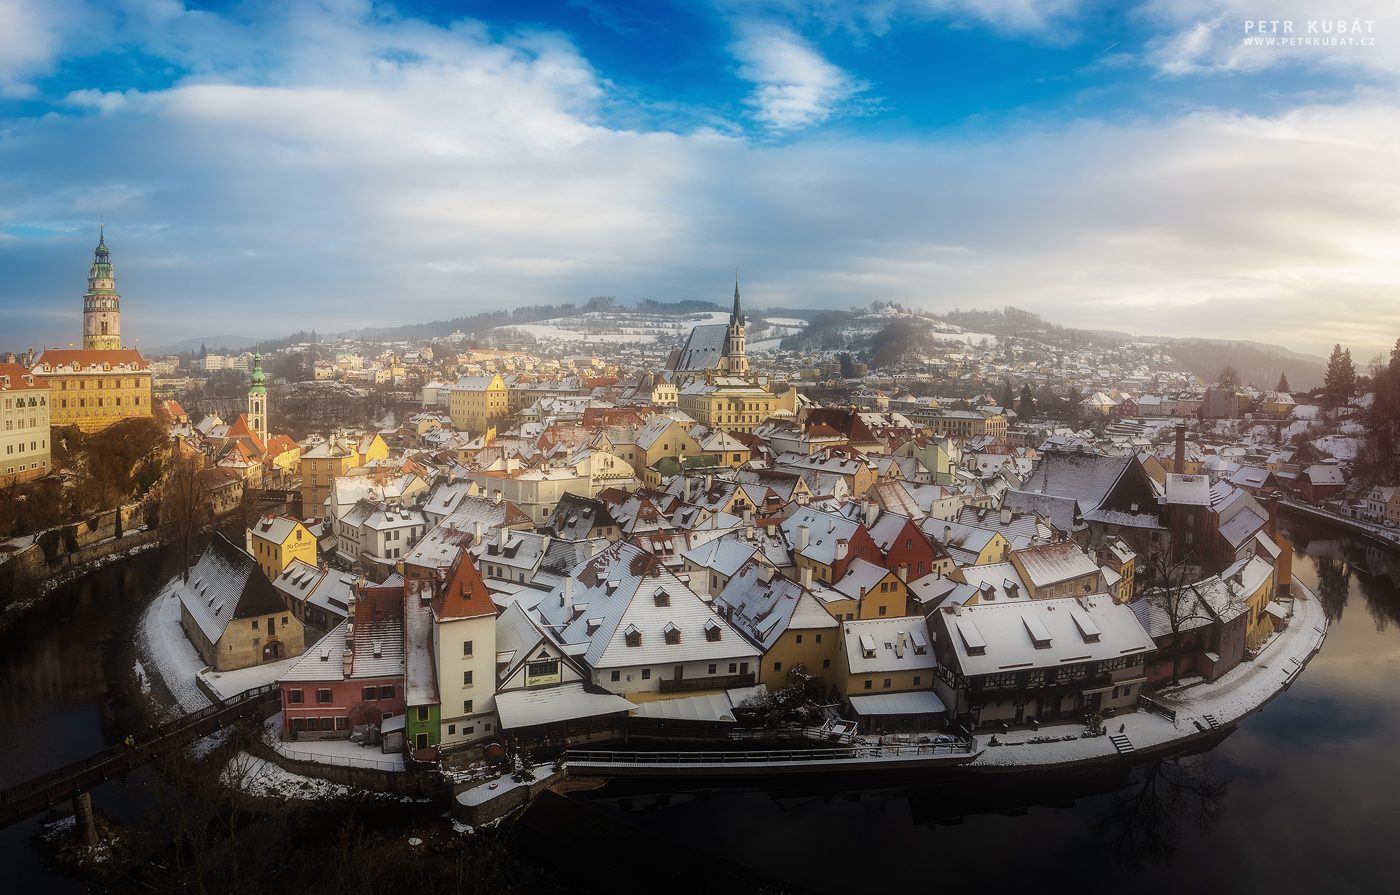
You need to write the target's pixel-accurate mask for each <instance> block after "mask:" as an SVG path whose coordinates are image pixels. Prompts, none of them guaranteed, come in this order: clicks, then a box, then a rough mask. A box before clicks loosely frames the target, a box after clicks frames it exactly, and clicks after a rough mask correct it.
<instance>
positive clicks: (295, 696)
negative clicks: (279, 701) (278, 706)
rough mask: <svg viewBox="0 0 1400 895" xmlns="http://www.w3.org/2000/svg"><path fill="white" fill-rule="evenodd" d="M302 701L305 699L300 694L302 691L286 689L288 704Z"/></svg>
mask: <svg viewBox="0 0 1400 895" xmlns="http://www.w3.org/2000/svg"><path fill="white" fill-rule="evenodd" d="M304 701H305V698H304V697H303V696H302V692H301V691H300V690H288V691H287V703H288V705H301V704H302V703H303V702H304Z"/></svg>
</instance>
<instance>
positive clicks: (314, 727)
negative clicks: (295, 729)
mask: <svg viewBox="0 0 1400 895" xmlns="http://www.w3.org/2000/svg"><path fill="white" fill-rule="evenodd" d="M306 729H307V730H310V731H319V730H320V729H321V719H320V718H307V719H306Z"/></svg>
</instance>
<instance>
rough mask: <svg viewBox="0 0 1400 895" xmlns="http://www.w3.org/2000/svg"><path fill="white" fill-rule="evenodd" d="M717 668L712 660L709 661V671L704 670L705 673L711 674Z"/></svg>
mask: <svg viewBox="0 0 1400 895" xmlns="http://www.w3.org/2000/svg"><path fill="white" fill-rule="evenodd" d="M717 668H719V666H718V665H716V664H715V663H714V662H711V663H710V669H709V671H706V672H705V673H706V674H709V675H713V674H714V673H715V670H716V669H717Z"/></svg>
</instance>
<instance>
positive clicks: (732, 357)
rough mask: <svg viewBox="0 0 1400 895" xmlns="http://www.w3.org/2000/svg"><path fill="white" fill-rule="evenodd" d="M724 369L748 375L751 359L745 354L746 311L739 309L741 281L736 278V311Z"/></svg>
mask: <svg viewBox="0 0 1400 895" xmlns="http://www.w3.org/2000/svg"><path fill="white" fill-rule="evenodd" d="M721 367H722V369H724V370H725V371H727V372H729V373H747V372H748V371H749V359H748V357H747V356H746V355H745V354H744V309H743V308H741V307H739V279H738V277H735V278H734V310H733V311H732V312H731V313H730V314H729V336H728V338H727V340H726V341H725V345H724V361H723V363H722V364H721Z"/></svg>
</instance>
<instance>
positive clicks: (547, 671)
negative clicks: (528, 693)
mask: <svg viewBox="0 0 1400 895" xmlns="http://www.w3.org/2000/svg"><path fill="white" fill-rule="evenodd" d="M561 680H563V676H562V675H561V674H560V672H559V660H558V659H549V660H545V661H539V662H529V663H526V665H525V686H526V687H544V686H547V685H549V684H557V683H559V682H560V681H561Z"/></svg>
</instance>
